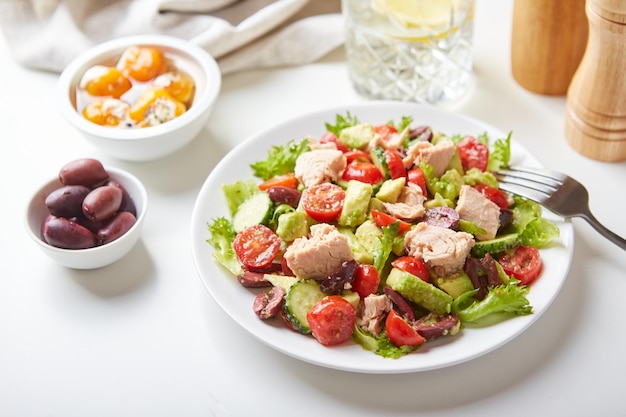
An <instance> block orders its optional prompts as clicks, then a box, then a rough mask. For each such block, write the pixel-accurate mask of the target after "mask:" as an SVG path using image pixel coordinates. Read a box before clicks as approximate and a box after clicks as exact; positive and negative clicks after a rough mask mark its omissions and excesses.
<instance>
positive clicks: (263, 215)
mask: <svg viewBox="0 0 626 417" xmlns="http://www.w3.org/2000/svg"><path fill="white" fill-rule="evenodd" d="M271 216H272V200H270V197H269V195H268V194H267V193H266V192H258V193H255V194H252V195H251V196H250V197H248V198H247V199H246V200H245V201H244V202H243V203H241V205H240V206H239V208H238V209H237V212H236V213H235V215H234V216H233V229H235V232H241V231H242V230H243V229H245V228H246V227H249V226H254V225H255V224H264V225H266V226H267V222H268V221H269V219H270V218H271Z"/></svg>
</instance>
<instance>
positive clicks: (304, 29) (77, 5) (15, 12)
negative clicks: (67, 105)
mask: <svg viewBox="0 0 626 417" xmlns="http://www.w3.org/2000/svg"><path fill="white" fill-rule="evenodd" d="M0 29H1V30H2V31H3V35H4V37H5V39H6V40H7V43H8V45H9V47H10V48H11V52H12V54H13V57H14V58H15V60H16V61H17V62H18V63H19V64H21V65H23V66H26V67H29V68H33V69H37V70H44V71H51V72H60V71H62V70H63V68H65V66H67V64H69V63H70V62H71V60H72V59H74V58H75V57H77V56H78V55H79V54H81V53H82V52H84V51H86V50H87V49H89V48H90V47H92V46H94V45H96V44H98V43H101V42H104V41H107V40H110V39H113V38H117V37H121V36H130V35H139V34H164V35H170V36H176V37H180V38H183V39H187V40H189V41H191V42H193V43H196V44H197V45H199V46H201V47H203V48H204V49H206V50H207V51H208V52H209V53H211V54H212V55H213V56H214V57H215V58H216V59H217V60H218V63H219V65H220V68H221V70H222V73H223V74H228V73H232V72H236V71H243V70H248V69H255V68H267V67H273V66H287V65H300V64H306V63H310V62H314V61H316V60H318V59H319V58H321V57H323V56H324V55H326V54H327V53H329V52H331V51H332V50H334V49H335V48H337V47H339V46H341V45H342V43H343V40H344V34H343V19H342V16H341V14H340V6H339V0H274V1H272V0H178V1H177V0H109V1H103V0H0Z"/></svg>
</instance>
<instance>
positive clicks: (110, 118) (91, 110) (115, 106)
mask: <svg viewBox="0 0 626 417" xmlns="http://www.w3.org/2000/svg"><path fill="white" fill-rule="evenodd" d="M129 109H130V105H129V104H128V103H126V102H124V101H122V100H118V99H115V98H107V99H104V100H97V101H94V102H91V103H89V104H88V105H87V106H86V107H85V108H84V109H83V116H84V117H85V119H87V120H89V121H90V122H93V123H96V124H99V125H101V126H118V125H119V124H120V123H121V122H123V121H124V120H126V116H127V114H128V110H129Z"/></svg>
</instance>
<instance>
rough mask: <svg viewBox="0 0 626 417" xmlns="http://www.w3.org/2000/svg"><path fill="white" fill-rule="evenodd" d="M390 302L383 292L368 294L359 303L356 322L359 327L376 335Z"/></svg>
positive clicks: (381, 325) (390, 305) (379, 330)
mask: <svg viewBox="0 0 626 417" xmlns="http://www.w3.org/2000/svg"><path fill="white" fill-rule="evenodd" d="M391 308H392V303H391V300H390V299H389V297H387V296H386V295H384V294H381V295H378V294H370V295H368V296H367V297H365V298H364V299H363V300H362V302H361V303H360V304H359V311H358V313H357V318H356V323H357V324H358V325H359V327H361V328H363V329H365V330H367V331H368V332H370V333H372V334H373V335H375V336H378V335H379V334H380V332H381V330H382V328H383V320H384V318H385V315H386V314H387V313H388V312H389V311H391Z"/></svg>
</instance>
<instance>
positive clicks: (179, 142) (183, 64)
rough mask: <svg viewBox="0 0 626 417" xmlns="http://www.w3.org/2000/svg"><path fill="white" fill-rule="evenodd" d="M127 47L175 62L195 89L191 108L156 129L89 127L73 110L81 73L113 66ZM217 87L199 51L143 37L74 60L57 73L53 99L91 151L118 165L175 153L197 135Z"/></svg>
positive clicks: (210, 63)
mask: <svg viewBox="0 0 626 417" xmlns="http://www.w3.org/2000/svg"><path fill="white" fill-rule="evenodd" d="M130 46H153V47H157V48H159V49H160V50H161V51H162V52H164V53H165V54H166V55H172V56H174V57H176V64H177V66H178V67H179V68H180V69H182V70H184V71H185V72H187V73H188V74H189V75H190V76H191V77H192V78H193V80H194V81H195V84H196V92H195V96H194V100H193V103H192V105H191V106H190V108H189V109H188V110H187V111H186V112H185V113H183V114H182V115H180V116H179V117H177V118H175V119H173V120H170V121H168V122H166V123H163V124H161V125H158V126H152V127H148V128H142V129H141V128H135V129H121V128H119V129H118V128H111V127H105V126H100V125H98V124H96V123H93V122H90V121H89V120H87V119H85V118H84V117H83V116H82V114H80V113H79V112H78V111H77V110H76V101H77V100H76V93H75V92H76V87H77V86H78V85H79V84H80V80H81V78H82V76H83V74H84V73H85V71H86V70H87V69H88V68H90V67H92V66H94V65H97V64H103V63H107V62H108V63H110V64H111V65H114V63H115V62H117V59H118V58H119V57H120V56H121V54H122V53H123V52H124V50H125V49H126V48H128V47H130ZM221 81H222V80H221V73H220V69H219V67H218V65H217V63H216V62H215V59H213V57H212V56H211V55H210V54H209V53H208V52H206V51H205V50H204V49H202V48H200V47H198V46H196V45H194V44H192V43H191V42H188V41H186V40H183V39H179V38H174V37H169V36H162V35H142V36H130V37H124V38H118V39H114V40H111V41H108V42H105V43H102V44H100V45H97V46H95V47H93V48H92V49H90V50H88V51H87V52H85V53H84V54H82V55H80V56H79V57H77V58H76V59H75V60H74V61H72V62H71V63H70V64H69V65H68V66H67V67H66V68H65V70H64V71H63V72H62V73H61V76H60V77H59V80H58V89H59V93H58V94H59V100H60V109H61V113H62V114H63V117H64V118H65V119H66V120H67V121H68V122H69V123H70V124H71V125H72V126H74V127H75V128H76V129H78V130H79V131H80V132H81V133H82V134H83V135H84V136H85V138H86V139H87V140H88V141H89V142H90V143H91V144H92V145H93V146H95V147H96V148H98V149H100V150H102V151H104V152H106V153H108V154H109V155H112V156H114V157H116V158H118V159H121V160H127V161H147V160H152V159H157V158H161V157H164V156H166V155H168V154H171V153H173V152H175V151H176V150H178V149H180V148H182V147H183V146H185V145H186V144H188V143H189V142H190V141H191V140H192V139H194V138H195V137H196V136H197V135H198V133H199V132H200V130H201V129H202V127H203V126H204V125H205V124H206V122H207V120H208V118H209V116H210V114H211V110H212V109H213V105H214V103H215V101H216V99H217V97H218V94H219V91H220V88H221Z"/></svg>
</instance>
